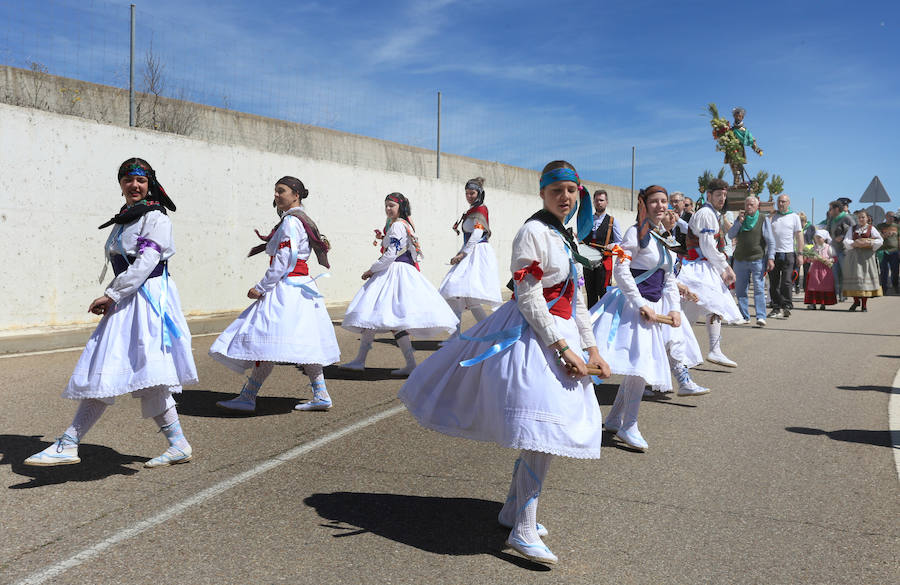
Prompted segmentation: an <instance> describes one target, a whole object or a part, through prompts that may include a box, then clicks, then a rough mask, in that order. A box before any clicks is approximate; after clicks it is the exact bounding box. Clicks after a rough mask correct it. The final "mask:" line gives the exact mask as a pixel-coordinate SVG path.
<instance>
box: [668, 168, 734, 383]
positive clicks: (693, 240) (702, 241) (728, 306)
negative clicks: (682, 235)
mask: <svg viewBox="0 0 900 585" xmlns="http://www.w3.org/2000/svg"><path fill="white" fill-rule="evenodd" d="M707 188H708V191H707V201H706V203H705V204H704V205H703V206H702V207H701V208H700V209H698V210H697V211H696V212H695V213H694V215H692V216H691V221H690V222H689V223H688V235H687V239H686V245H687V248H688V256H687V258H685V259H684V260H683V261H682V269H681V271H680V272H679V273H678V281H679V282H681V283H682V284H684V285H685V286H687V287H688V288H689V289H690V290H691V292H693V293H694V294H695V295H696V296H697V300H696V301H695V302H687V303H685V304H684V312H685V314H686V315H687V316H688V317H690V320H691V322H693V321H696V319H697V317H698V316H700V315H704V316H707V319H706V332H707V334H708V335H709V353H708V354H707V356H706V359H707V360H708V361H710V362H712V363H714V364H719V365H722V366H728V367H730V368H735V367H737V363H736V362H735V361H734V360H731V359H729V358H728V357H727V356H726V355H725V354H724V353H723V352H722V347H721V343H722V321H723V320H724V321H725V322H726V323H734V322H736V321H740V320H741V319H742V316H741V313H740V310H739V309H738V306H737V303H735V301H734V297H733V296H731V291H730V290H728V286H729V285H731V284H732V283H734V281H735V275H734V270H732V269H731V266H729V265H728V259H727V258H726V257H725V254H724V253H723V252H722V250H723V249H724V247H725V233H724V232H723V230H722V223H721V222H722V220H721V217H722V216H721V213H720V212H721V210H722V209H723V208H724V207H725V198H726V196H727V193H728V183H726V182H725V181H723V180H722V179H713V180H712V181H710V182H709V185H708V187H707Z"/></svg>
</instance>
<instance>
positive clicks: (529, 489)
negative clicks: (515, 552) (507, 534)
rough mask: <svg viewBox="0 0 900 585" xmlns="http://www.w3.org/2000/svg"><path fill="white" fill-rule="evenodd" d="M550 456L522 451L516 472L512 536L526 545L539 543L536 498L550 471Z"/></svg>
mask: <svg viewBox="0 0 900 585" xmlns="http://www.w3.org/2000/svg"><path fill="white" fill-rule="evenodd" d="M552 457H553V456H552V455H550V454H548V453H540V452H538V451H522V455H521V459H522V462H521V463H520V464H519V469H518V471H517V472H516V505H517V506H518V508H517V510H516V523H515V525H514V526H513V529H512V533H511V535H512V536H515V537H517V538H518V539H519V540H521V541H523V542H526V543H528V544H534V543H539V542H542V541H541V537H540V536H538V533H537V507H538V496H540V494H541V488H542V486H543V484H544V478H545V477H547V471H549V469H550V459H552Z"/></svg>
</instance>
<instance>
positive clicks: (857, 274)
mask: <svg viewBox="0 0 900 585" xmlns="http://www.w3.org/2000/svg"><path fill="white" fill-rule="evenodd" d="M883 243H884V239H883V238H882V237H881V234H880V233H878V230H877V229H875V226H873V225H872V218H871V217H869V213H868V212H866V211H857V212H856V226H855V227H854V228H853V229H852V230H850V231H848V232H847V236H846V237H845V238H844V248H845V249H846V250H847V252H846V254H845V255H844V259H843V260H841V272H843V274H844V282H843V287H844V290H843V292H844V296H845V297H853V304H852V305H850V311H855V310H856V309H858V308H859V307H860V305H861V306H862V310H863V312H865V311H868V310H869V308H868V306H867V305H868V301H869V298H871V297H880V296H881V295H882V294H883V293H882V291H881V280H880V277H879V271H878V260H877V259H876V257H875V252H876V251H877V250H878V248H880V247H881V244H883Z"/></svg>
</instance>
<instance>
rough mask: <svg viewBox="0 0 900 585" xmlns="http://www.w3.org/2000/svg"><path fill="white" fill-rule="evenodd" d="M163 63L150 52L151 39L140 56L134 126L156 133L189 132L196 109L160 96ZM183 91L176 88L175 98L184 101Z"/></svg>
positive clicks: (163, 88) (163, 84)
mask: <svg viewBox="0 0 900 585" xmlns="http://www.w3.org/2000/svg"><path fill="white" fill-rule="evenodd" d="M165 68H166V67H165V65H164V64H163V62H162V61H161V60H160V58H159V56H158V55H156V53H154V52H153V42H152V41H151V42H150V48H149V49H147V53H146V54H145V56H144V71H143V83H142V84H141V89H140V91H141V92H142V94H143V95H142V96H140V97H139V99H138V103H137V105H136V106H135V118H136V120H135V125H136V126H140V127H142V128H152V129H153V130H159V131H160V132H172V133H175V134H185V135H187V134H190V133H191V131H192V130H193V129H194V127H195V126H196V125H197V112H196V110H194V109H193V108H192V107H191V106H189V105H188V104H178V103H174V102H173V100H171V99H167V98H166V97H165V96H163V92H165V90H166V76H165ZM185 94H186V92H185V91H184V89H183V88H182V89H180V90H179V92H178V96H177V98H176V99H178V100H181V101H186V95H185Z"/></svg>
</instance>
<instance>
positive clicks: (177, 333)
mask: <svg viewBox="0 0 900 585" xmlns="http://www.w3.org/2000/svg"><path fill="white" fill-rule="evenodd" d="M139 238H141V240H139ZM145 240H146V241H150V242H153V243H154V244H155V246H156V247H158V248H159V250H157V249H156V248H155V247H154V246H153V245H146V244H142V243H141V242H143V241H145ZM142 245H143V250H142V251H139V250H140V248H141V247H142ZM123 253H124V254H127V255H128V260H129V261H130V262H131V264H130V266H128V268H127V269H126V270H124V271H123V272H121V273H120V274H119V275H117V276H116V277H115V278H114V279H113V281H112V282H111V283H110V284H109V286H108V287H107V289H106V291H105V294H106V296H108V297H109V298H111V299H112V300H113V301H115V306H114V307H113V308H112V309H111V310H110V311H109V312H107V313H106V314H105V315H104V316H103V318H102V319H101V320H100V323H99V324H98V325H97V328H96V329H95V330H94V333H93V334H92V335H91V337H90V339H88V342H87V345H86V346H85V348H84V351H83V352H82V353H81V357H80V358H79V359H78V364H76V366H75V371H74V372H73V373H72V377H71V378H70V379H69V383H68V385H67V386H66V389H65V390H64V391H63V397H65V398H72V399H75V400H82V399H85V398H99V399H102V400H104V402H107V403H112V402H113V400H112V399H113V398H114V397H115V396H119V395H122V394H127V393H129V392H135V394H140V392H139V391H140V390H142V389H145V388H155V387H160V386H161V387H166V388H168V389H169V391H170V392H173V393H177V392H181V387H182V385H185V384H196V383H197V368H196V366H195V365H194V356H193V354H192V353H191V332H190V331H189V330H188V326H187V322H186V321H185V319H184V314H183V313H182V312H181V301H180V299H179V297H178V287H177V286H175V280H174V279H173V278H171V277H170V276H168V275H167V274H166V273H163V274H162V275H160V276H153V277H149V278H148V276H149V275H150V274H151V273H152V272H153V271H154V269H156V268H157V265H158V264H159V263H160V262H161V261H167V260H168V259H169V258H171V257H172V255H173V254H175V244H174V243H173V242H172V222H171V221H170V220H169V218H168V216H166V215H165V214H164V213H162V212H161V211H151V212H148V213H146V214H144V215H143V216H141V217H140V218H138V219H137V220H135V221H133V222H131V223H129V224H127V225H124V226H121V225H114V226H113V228H112V232H111V233H110V235H109V238H108V239H107V241H106V254H107V257H110V256H112V255H116V254H123ZM163 307H164V311H162V313H163V314H162V315H160V310H161V309H162V308H163ZM164 319H165V324H164ZM167 342H168V345H167Z"/></svg>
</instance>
